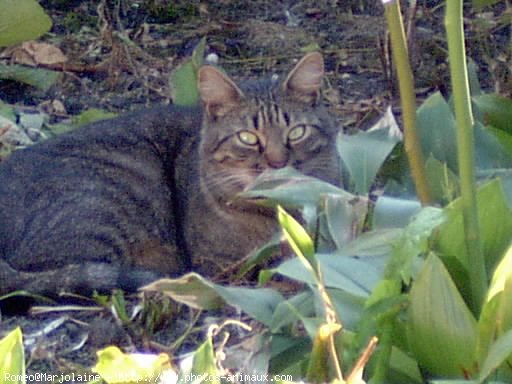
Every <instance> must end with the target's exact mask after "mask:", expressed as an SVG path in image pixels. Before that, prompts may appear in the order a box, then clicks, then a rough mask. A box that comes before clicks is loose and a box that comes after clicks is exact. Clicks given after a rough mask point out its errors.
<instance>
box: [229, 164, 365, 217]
mask: <svg viewBox="0 0 512 384" xmlns="http://www.w3.org/2000/svg"><path fill="white" fill-rule="evenodd" d="M326 194H333V195H337V196H341V197H342V198H344V199H346V200H347V201H351V200H353V199H355V198H356V196H354V195H352V194H350V193H348V192H346V191H344V190H343V189H341V188H338V187H336V186H334V185H332V184H329V183H327V182H325V181H322V180H319V179H316V178H314V177H311V176H306V175H304V174H302V173H300V172H298V171H297V170H295V169H293V168H291V167H286V168H282V169H279V170H272V171H266V172H263V173H262V174H261V175H259V176H258V177H257V178H256V180H255V181H254V182H253V183H252V185H250V186H249V187H248V188H247V189H246V190H245V191H243V192H242V193H240V194H239V195H238V198H241V199H251V200H255V201H256V200H258V201H261V202H262V203H266V205H269V206H276V205H278V204H281V205H284V206H286V207H291V208H301V207H304V206H306V205H314V206H316V205H317V203H318V200H319V199H320V198H321V197H322V196H324V195H326Z"/></svg>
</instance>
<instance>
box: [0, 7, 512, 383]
mask: <svg viewBox="0 0 512 384" xmlns="http://www.w3.org/2000/svg"><path fill="white" fill-rule="evenodd" d="M40 3H41V5H42V6H43V7H44V8H45V9H46V11H47V12H48V13H49V15H50V16H51V18H52V20H53V23H54V25H53V28H52V30H51V33H49V34H47V35H46V36H45V37H44V38H43V39H42V40H43V41H45V42H47V43H50V44H52V45H54V46H56V47H59V48H60V49H61V50H62V52H63V53H64V54H65V55H66V57H67V58H68V61H67V62H66V64H65V65H60V66H59V65H54V66H53V68H54V69H55V70H58V71H60V72H61V78H60V80H59V81H58V82H57V83H56V84H55V85H54V86H53V87H52V88H51V89H50V90H48V91H45V92H43V91H38V90H36V89H34V88H31V87H28V86H20V84H19V83H15V82H12V81H0V100H2V101H3V102H7V103H10V104H15V105H18V106H22V107H23V109H24V110H27V109H29V110H30V109H33V110H35V111H45V112H46V113H48V115H49V119H50V121H52V122H56V121H61V120H65V119H68V118H70V117H71V116H73V115H77V114H79V113H80V112H82V111H84V110H87V109H89V108H93V107H94V108H100V109H103V110H107V111H112V112H116V113H121V112H123V111H127V110H132V109H136V108H141V107H144V106H147V105H150V104H157V103H168V102H171V101H172V87H171V86H170V85H169V76H170V74H171V73H172V71H173V70H174V69H175V68H176V67H177V66H178V65H179V64H180V63H182V62H183V61H184V60H185V59H186V58H187V57H188V56H189V55H190V54H191V52H192V50H193V48H194V47H195V45H196V44H197V43H198V42H199V41H200V39H201V38H202V37H204V36H206V37H207V54H215V55H217V56H218V58H219V59H218V60H219V64H220V65H221V66H222V67H223V68H225V69H226V71H227V72H228V73H229V74H231V75H233V77H235V78H242V77H249V76H259V75H261V74H262V73H267V74H268V73H270V74H273V73H283V71H285V70H287V69H289V68H290V67H291V65H293V62H294V61H296V60H297V59H299V58H300V57H301V56H302V55H303V54H304V52H306V51H308V50H312V49H319V50H320V51H321V52H322V53H323V54H324V57H325V63H326V72H327V76H326V77H327V81H326V87H325V88H326V89H325V99H326V102H327V103H328V104H329V105H330V107H331V108H332V110H333V112H334V113H335V114H336V116H337V117H338V119H339V123H340V126H343V128H344V130H346V131H353V130H356V129H364V128H367V127H368V126H370V125H371V124H372V122H374V121H375V120H376V119H377V118H378V117H379V116H380V115H381V114H382V113H383V111H384V110H385V108H386V107H387V106H388V105H390V104H391V105H392V106H393V107H394V110H395V111H396V112H397V114H398V115H399V108H398V106H399V101H398V99H397V93H396V89H395V88H396V86H394V85H393V84H394V78H393V74H392V69H391V68H392V66H391V60H390V54H389V45H388V44H389V42H388V41H387V34H386V26H385V19H384V17H383V8H382V5H381V4H380V3H379V2H377V1H365V0H351V1H343V2H341V1H332V0H331V1H327V0H315V1H307V0H302V1H293V2H292V1H285V2H277V1H273V2H272V1H266V0H258V1H232V0H220V1H201V2H199V1H173V2H170V1H163V0H139V1H136V0H133V1H129V0H116V1H114V0H101V1H100V0H96V1H62V0H61V1H59V0H46V1H40ZM422 3H423V2H422ZM424 3H425V4H422V5H421V7H419V8H418V10H417V13H416V28H414V29H413V30H412V32H414V34H412V35H411V36H414V38H412V37H411V40H410V52H411V55H412V59H411V60H412V62H413V66H414V69H415V72H416V84H417V90H418V98H419V99H420V100H421V99H422V98H424V97H425V96H426V95H428V94H430V93H432V92H434V91H436V90H440V91H442V92H444V93H446V92H448V90H447V86H446V84H448V77H447V76H448V74H447V72H448V71H447V64H446V63H447V58H446V41H445V39H444V35H443V30H442V18H443V7H442V6H441V4H442V2H440V1H428V2H424ZM499 7H500V6H497V7H495V8H494V9H491V10H490V11H489V12H491V15H486V16H485V17H484V16H481V13H479V12H476V13H475V14H474V15H476V16H475V17H474V18H473V19H472V20H476V21H478V20H486V21H487V22H488V24H486V25H485V26H484V27H478V25H479V24H477V23H476V21H475V23H474V24H470V25H469V26H468V33H467V38H468V48H469V50H470V52H471V53H472V55H473V57H474V58H475V59H476V60H477V63H478V64H479V75H480V76H481V80H483V85H484V87H485V88H487V89H498V90H500V91H501V92H502V93H504V94H507V93H511V90H512V86H511V83H512V80H511V79H510V77H511V76H510V71H509V72H507V71H506V65H507V64H506V63H507V60H506V59H503V57H505V58H506V57H509V58H510V56H506V55H510V52H509V51H507V49H509V50H510V48H507V44H509V41H510V31H509V29H507V28H506V26H503V25H502V24H500V23H499V22H498V21H497V20H499V18H498V16H499V15H501V13H502V12H503V10H502V9H500V8H499ZM472 12H474V11H472ZM493 23H494V24H493ZM478 28H480V29H478ZM482 31H483V32H482ZM485 33H487V35H485ZM500 55H501V56H500ZM503 55H505V56H503ZM504 66H505V67H504ZM504 68H505V69H504ZM55 101H59V102H60V103H62V105H63V107H64V109H63V110H59V111H55V110H52V108H49V107H48V106H51V105H54V102H55ZM159 300H162V299H159ZM13 302H14V301H13V300H11V301H10V302H9V305H7V304H5V303H4V304H3V305H2V308H3V310H4V314H3V317H2V319H1V322H0V337H1V336H2V335H3V334H5V333H6V332H7V331H9V330H12V329H13V328H15V327H16V326H20V327H21V328H22V330H23V332H24V335H25V344H26V353H27V358H28V360H29V362H28V372H29V373H36V372H52V373H60V372H63V373H70V372H87V368H88V367H90V366H91V365H93V364H94V362H95V360H96V357H95V351H96V350H97V349H98V348H101V347H103V346H106V345H109V344H117V345H120V346H122V347H123V348H124V349H125V350H127V351H134V350H138V351H143V350H145V351H153V352H155V351H157V352H158V351H166V352H169V353H171V354H172V355H173V356H176V353H178V352H177V351H186V350H187V348H188V349H190V346H191V345H194V343H195V342H197V340H201V336H202V333H201V332H203V333H204V331H205V328H204V326H202V327H199V328H198V329H199V333H194V334H191V335H190V337H189V338H188V339H187V342H186V344H181V345H179V348H178V349H176V346H174V345H173V343H174V342H175V341H176V339H177V338H178V336H179V335H180V334H181V333H182V332H183V331H184V330H185V329H187V327H188V326H189V325H190V323H191V321H192V319H193V318H194V316H195V313H193V312H192V311H190V310H187V309H185V308H181V309H177V308H175V306H173V305H170V307H171V309H169V311H163V313H162V314H160V315H159V317H158V320H157V321H155V323H154V324H153V325H152V326H148V321H149V320H148V319H147V318H144V313H142V314H140V313H139V315H138V316H136V317H135V318H134V319H133V320H131V321H130V322H128V323H125V324H124V325H119V323H120V321H119V320H118V319H116V317H115V316H114V315H113V314H112V311H111V310H110V309H109V306H108V305H105V306H104V307H101V308H99V309H96V310H94V311H91V310H87V311H86V310H77V311H62V312H54V313H50V314H48V313H46V314H37V315H36V314H30V313H24V312H23V311H22V312H21V314H17V315H13V314H12V310H13V308H15V307H16V308H15V309H19V308H17V307H18V304H19V303H18V301H15V303H16V304H15V305H13ZM139 302H140V301H139V299H137V298H136V297H135V298H132V299H130V300H129V302H128V308H129V309H133V307H134V306H135V305H136V304H137V303H139ZM156 302H157V303H158V306H159V308H161V303H162V301H158V300H157V301H156ZM59 304H62V303H61V302H59ZM81 304H82V305H84V304H83V301H82V302H81ZM85 305H86V306H87V307H89V309H90V307H95V306H96V302H94V301H91V300H89V301H87V302H86V303H85ZM7 307H10V310H11V311H9V312H8V313H7V314H6V312H5V311H6V309H7ZM18 312H19V311H18ZM149 312H151V311H149ZM153 313H154V312H153ZM198 324H201V322H199V323H198ZM152 328H153V329H152ZM148 330H149V331H148ZM153 331H154V332H153ZM45 381H46V380H41V382H45ZM36 382H37V381H36Z"/></svg>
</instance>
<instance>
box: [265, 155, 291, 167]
mask: <svg viewBox="0 0 512 384" xmlns="http://www.w3.org/2000/svg"><path fill="white" fill-rule="evenodd" d="M265 160H266V161H267V164H268V166H269V167H270V168H274V169H279V168H284V167H286V165H287V164H288V155H286V154H266V155H265Z"/></svg>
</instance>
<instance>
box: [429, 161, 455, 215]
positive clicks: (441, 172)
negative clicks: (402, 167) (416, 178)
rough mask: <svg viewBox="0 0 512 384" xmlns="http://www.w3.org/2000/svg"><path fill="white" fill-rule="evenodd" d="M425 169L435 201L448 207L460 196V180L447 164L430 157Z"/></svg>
mask: <svg viewBox="0 0 512 384" xmlns="http://www.w3.org/2000/svg"><path fill="white" fill-rule="evenodd" d="M425 168H426V172H427V179H428V184H429V187H430V193H431V194H432V197H433V199H434V201H436V202H439V203H441V204H442V205H446V204H448V203H450V202H451V201H453V200H454V199H455V198H456V197H457V196H459V195H460V187H459V178H458V177H457V175H456V174H455V173H454V172H452V171H451V170H450V169H449V168H448V166H447V165H446V163H442V162H441V161H439V160H437V159H435V158H434V157H432V156H430V157H429V158H428V160H427V162H426V163H425Z"/></svg>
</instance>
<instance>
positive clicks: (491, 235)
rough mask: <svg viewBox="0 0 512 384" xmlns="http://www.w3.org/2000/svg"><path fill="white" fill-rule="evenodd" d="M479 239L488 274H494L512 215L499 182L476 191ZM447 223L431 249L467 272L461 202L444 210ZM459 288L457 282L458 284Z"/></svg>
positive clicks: (491, 182)
mask: <svg viewBox="0 0 512 384" xmlns="http://www.w3.org/2000/svg"><path fill="white" fill-rule="evenodd" d="M477 204H478V217H479V224H480V239H481V242H482V246H483V251H484V255H485V259H486V265H487V271H489V272H490V271H493V270H494V268H495V265H496V263H497V262H498V261H499V260H500V258H501V256H502V255H503V254H504V252H505V250H506V249H507V248H508V245H509V243H510V239H511V236H510V234H511V233H512V212H511V210H510V209H509V207H508V205H507V201H506V198H505V196H504V194H503V189H502V186H501V182H500V180H499V179H495V180H492V181H490V182H488V183H487V184H485V185H483V186H481V187H480V188H479V189H478V190H477ZM444 210H445V212H446V214H447V217H448V219H447V220H446V222H445V223H444V224H442V225H441V226H440V227H439V228H438V230H437V231H436V235H435V236H434V241H433V246H434V249H435V250H437V251H438V254H439V255H441V256H442V257H443V258H445V257H446V258H450V257H451V258H455V259H458V260H459V262H460V264H461V265H462V266H463V267H464V268H466V269H467V265H468V262H469V261H468V260H467V258H466V257H467V256H466V246H465V242H464V232H463V231H464V228H463V220H462V201H461V200H460V199H457V200H455V201H453V202H452V203H451V204H450V205H449V206H447V207H446V208H445V209H444ZM457 285H459V282H457Z"/></svg>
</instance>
